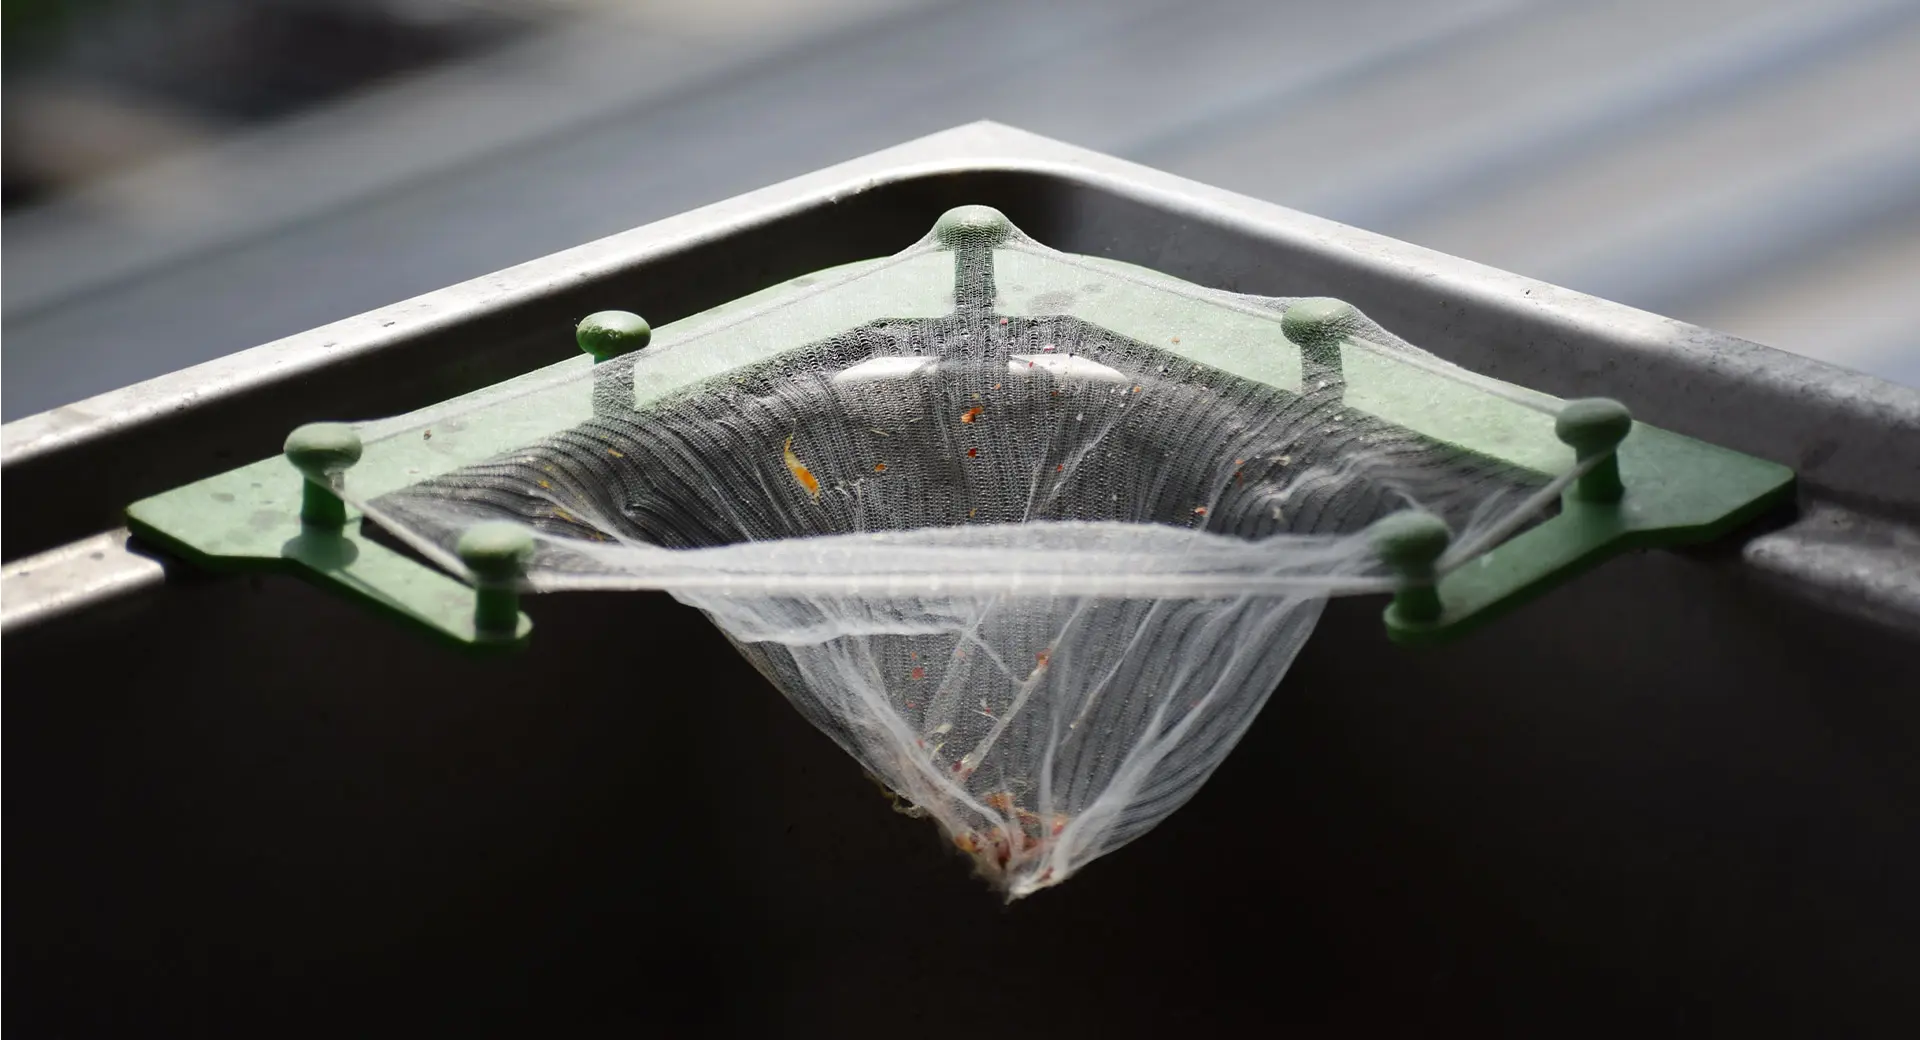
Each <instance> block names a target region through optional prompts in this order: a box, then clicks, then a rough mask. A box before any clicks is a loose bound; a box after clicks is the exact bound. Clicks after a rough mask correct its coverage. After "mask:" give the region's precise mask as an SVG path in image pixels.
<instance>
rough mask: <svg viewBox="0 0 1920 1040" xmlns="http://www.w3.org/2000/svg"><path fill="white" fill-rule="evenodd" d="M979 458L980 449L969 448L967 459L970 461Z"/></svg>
mask: <svg viewBox="0 0 1920 1040" xmlns="http://www.w3.org/2000/svg"><path fill="white" fill-rule="evenodd" d="M979 457H980V449H979V448H968V449H967V458H970V459H977V458H979Z"/></svg>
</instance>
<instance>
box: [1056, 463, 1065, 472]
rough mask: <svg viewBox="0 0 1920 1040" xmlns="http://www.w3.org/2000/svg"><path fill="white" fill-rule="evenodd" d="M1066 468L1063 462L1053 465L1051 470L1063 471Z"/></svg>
mask: <svg viewBox="0 0 1920 1040" xmlns="http://www.w3.org/2000/svg"><path fill="white" fill-rule="evenodd" d="M1066 469H1067V464H1066V463H1064V462H1062V463H1060V464H1058V465H1056V466H1054V467H1053V471H1054V472H1055V473H1064V472H1066Z"/></svg>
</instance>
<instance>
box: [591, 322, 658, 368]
mask: <svg viewBox="0 0 1920 1040" xmlns="http://www.w3.org/2000/svg"><path fill="white" fill-rule="evenodd" d="M573 339H574V342H576V343H578V344H580V349H581V350H584V351H586V352H587V353H589V354H591V355H593V360H594V363H595V364H598V363H600V362H602V361H606V360H608V359H609V358H617V357H619V356H620V355H622V354H631V353H633V352H634V351H636V350H639V349H640V348H642V347H644V346H646V345H647V344H648V343H650V342H652V340H653V326H651V325H648V324H647V319H645V318H642V317H641V316H639V315H638V314H635V313H633V312H632V311H596V312H595V313H593V314H589V315H587V316H586V317H584V318H581V319H580V324H578V325H575V326H574V327H573Z"/></svg>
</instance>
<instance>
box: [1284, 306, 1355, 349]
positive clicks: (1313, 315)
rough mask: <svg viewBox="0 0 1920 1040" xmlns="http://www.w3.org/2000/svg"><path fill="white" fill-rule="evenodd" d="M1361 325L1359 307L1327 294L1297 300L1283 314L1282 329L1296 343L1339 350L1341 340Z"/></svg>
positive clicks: (1302, 345) (1303, 346)
mask: <svg viewBox="0 0 1920 1040" xmlns="http://www.w3.org/2000/svg"><path fill="white" fill-rule="evenodd" d="M1359 327H1360V311H1359V309H1358V308H1356V307H1354V305H1353V304H1351V303H1348V302H1346V301H1345V300H1334V299H1328V298H1327V297H1324V296H1320V297H1313V298H1310V299H1305V300H1295V301H1293V303H1292V304H1291V305H1289V306H1288V307H1287V311H1286V313H1285V314H1282V315H1281V316H1280V331H1281V332H1282V333H1284V334H1285V335H1286V337H1287V338H1288V339H1289V340H1292V341H1293V343H1294V344H1295V345H1296V346H1299V347H1302V348H1304V349H1307V350H1310V351H1315V352H1327V351H1335V350H1338V348H1339V346H1340V341H1341V340H1343V339H1345V338H1346V337H1348V336H1350V335H1352V334H1353V333H1354V331H1355V330H1357V329H1358V328H1359Z"/></svg>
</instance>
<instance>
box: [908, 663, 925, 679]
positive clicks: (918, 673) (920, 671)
mask: <svg viewBox="0 0 1920 1040" xmlns="http://www.w3.org/2000/svg"><path fill="white" fill-rule="evenodd" d="M926 677H927V670H926V669H925V668H923V667H921V666H920V665H917V664H916V665H914V666H913V671H911V672H908V673H907V678H909V679H914V680H919V679H925V678H926Z"/></svg>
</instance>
